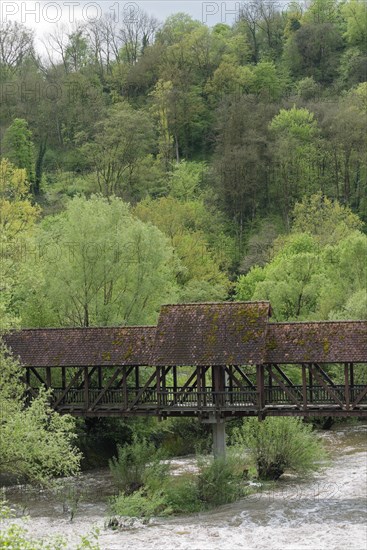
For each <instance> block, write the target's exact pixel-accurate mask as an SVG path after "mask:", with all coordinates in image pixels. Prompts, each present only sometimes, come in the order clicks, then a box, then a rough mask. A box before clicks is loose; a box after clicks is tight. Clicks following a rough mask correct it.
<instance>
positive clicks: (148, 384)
mask: <svg viewBox="0 0 367 550" xmlns="http://www.w3.org/2000/svg"><path fill="white" fill-rule="evenodd" d="M156 376H157V373H156V371H155V370H154V371H153V374H152V375H151V376H150V377H149V378H148V381H147V382H146V383H145V384H144V386H143V387H142V388H141V389H140V390H139V391H138V394H137V396H136V397H135V399H134V401H133V402H132V403H131V404H130V405H129V409H132V408H133V407H135V405H136V404H137V403H138V402H139V399H140V398H141V396H142V395H143V393H144V392H145V390H146V389H147V388H149V386H150V384H151V383H152V382H153V380H154V379H155V378H156Z"/></svg>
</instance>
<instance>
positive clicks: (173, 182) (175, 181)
mask: <svg viewBox="0 0 367 550" xmlns="http://www.w3.org/2000/svg"><path fill="white" fill-rule="evenodd" d="M205 171H206V166H205V164H204V163H201V162H186V161H185V160H182V161H181V162H180V163H179V164H174V165H173V170H172V172H171V173H170V177H169V189H170V193H169V194H170V195H171V196H172V197H175V198H176V199H178V200H183V201H190V200H194V199H195V198H197V197H198V196H199V195H200V187H202V185H201V184H202V180H203V174H204V173H205Z"/></svg>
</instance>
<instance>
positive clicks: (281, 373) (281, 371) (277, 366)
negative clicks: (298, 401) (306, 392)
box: [272, 363, 302, 397]
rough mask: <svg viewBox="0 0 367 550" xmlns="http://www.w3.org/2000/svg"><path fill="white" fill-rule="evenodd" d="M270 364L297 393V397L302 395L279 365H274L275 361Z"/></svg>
mask: <svg viewBox="0 0 367 550" xmlns="http://www.w3.org/2000/svg"><path fill="white" fill-rule="evenodd" d="M272 366H273V367H274V368H275V369H276V371H277V372H278V373H279V374H280V375H281V376H282V378H283V379H284V380H285V381H286V382H287V384H289V386H290V387H291V388H292V389H293V390H294V391H295V392H296V393H297V394H298V396H299V397H302V393H301V392H300V391H299V389H298V388H296V386H295V385H294V384H293V382H292V380H291V379H290V378H289V377H288V376H287V375H286V373H285V372H284V371H283V370H282V369H281V368H280V367H279V365H276V364H275V363H273V364H272Z"/></svg>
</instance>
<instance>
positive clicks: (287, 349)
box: [6, 302, 367, 453]
mask: <svg viewBox="0 0 367 550" xmlns="http://www.w3.org/2000/svg"><path fill="white" fill-rule="evenodd" d="M270 315H271V308H270V304H269V303H268V302H233V303H208V304H184V305H172V306H163V307H162V310H161V314H160V317H159V321H158V325H157V326H156V327H107V328H71V329H39V330H22V331H19V332H13V333H10V334H8V335H7V336H6V343H7V345H8V346H9V348H11V349H12V351H13V354H14V355H15V356H18V357H19V360H20V362H21V364H22V365H23V367H24V381H25V383H26V384H27V391H28V392H29V395H37V392H38V391H39V387H40V386H41V385H43V386H45V387H46V388H50V389H51V390H52V404H53V407H54V408H55V409H56V410H58V411H59V412H61V413H70V414H72V415H75V416H84V417H88V416H89V417H90V416H97V417H102V416H135V415H143V416H149V415H155V416H159V417H162V418H164V417H168V416H197V417H198V418H199V419H200V420H201V421H203V422H210V423H213V427H214V439H215V448H216V452H217V453H221V452H223V449H224V438H225V435H224V422H225V420H226V419H229V418H233V417H236V416H258V417H259V418H260V419H262V418H265V417H266V416H267V415H282V416H357V417H367V367H366V363H367V322H366V321H345V322H307V323H271V322H270V319H269V318H270Z"/></svg>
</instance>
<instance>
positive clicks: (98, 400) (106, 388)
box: [89, 367, 123, 411]
mask: <svg viewBox="0 0 367 550" xmlns="http://www.w3.org/2000/svg"><path fill="white" fill-rule="evenodd" d="M122 369H123V367H117V368H116V370H115V372H114V373H113V375H112V376H111V378H110V379H109V381H108V382H107V385H106V386H105V387H104V388H103V390H102V391H101V392H100V393H99V395H98V396H97V399H95V400H94V402H93V403H92V404H91V406H90V408H89V410H90V411H92V410H93V409H94V407H95V406H96V405H98V403H99V402H100V400H101V399H102V397H103V396H104V395H105V394H106V392H107V391H108V390H109V389H110V387H111V386H112V384H113V383H114V381H115V380H116V378H117V377H118V375H119V374H121V370H122Z"/></svg>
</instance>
